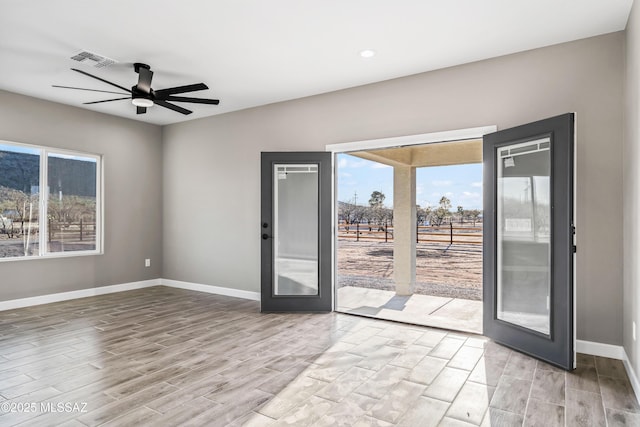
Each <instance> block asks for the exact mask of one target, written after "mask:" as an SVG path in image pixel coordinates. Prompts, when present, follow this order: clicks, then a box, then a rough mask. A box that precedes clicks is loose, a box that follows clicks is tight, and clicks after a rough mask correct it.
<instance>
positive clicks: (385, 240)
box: [384, 219, 389, 243]
mask: <svg viewBox="0 0 640 427" xmlns="http://www.w3.org/2000/svg"><path fill="white" fill-rule="evenodd" d="M388 234H389V229H388V228H387V220H386V219H385V220H384V242H385V243H387V242H388V241H389V237H388Z"/></svg>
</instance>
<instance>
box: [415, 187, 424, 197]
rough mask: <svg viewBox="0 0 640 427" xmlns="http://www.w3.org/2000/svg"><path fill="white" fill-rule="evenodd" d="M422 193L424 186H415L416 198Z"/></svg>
mask: <svg viewBox="0 0 640 427" xmlns="http://www.w3.org/2000/svg"><path fill="white" fill-rule="evenodd" d="M423 192H424V186H423V185H422V184H418V185H416V196H421V195H422V193H423Z"/></svg>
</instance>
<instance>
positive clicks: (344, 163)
mask: <svg viewBox="0 0 640 427" xmlns="http://www.w3.org/2000/svg"><path fill="white" fill-rule="evenodd" d="M367 163H369V162H368V161H366V160H350V159H347V158H344V157H343V158H341V159H340V160H338V168H340V169H344V168H347V169H349V168H351V169H352V168H361V167H364V166H366V165H367Z"/></svg>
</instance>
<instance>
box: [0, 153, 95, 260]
mask: <svg viewBox="0 0 640 427" xmlns="http://www.w3.org/2000/svg"><path fill="white" fill-rule="evenodd" d="M0 145H7V146H10V147H11V146H14V147H24V148H30V149H33V150H38V151H39V157H40V164H39V169H40V174H39V181H40V182H39V187H40V191H39V196H38V197H39V200H38V205H39V208H40V209H39V212H40V214H39V218H38V229H39V236H38V238H39V241H38V254H37V255H30V256H16V257H2V258H0V263H1V262H10V261H25V260H37V259H50V258H69V257H77V256H95V255H103V254H104V246H103V242H104V221H103V218H104V202H103V197H104V184H103V183H104V179H103V174H104V169H103V166H102V165H103V158H102V155H100V154H95V153H88V152H83V151H76V150H69V149H64V148H55V147H47V146H43V145H34V144H25V143H21V142H14V141H6V140H0ZM49 155H53V156H57V155H59V156H69V157H82V158H88V159H93V160H95V162H96V228H97V229H96V248H95V249H93V250H87V251H68V252H49V251H48V248H47V243H48V242H47V236H48V235H49V229H48V228H49V221H47V217H48V207H49V182H48V181H49V179H48V169H49V161H48V159H49Z"/></svg>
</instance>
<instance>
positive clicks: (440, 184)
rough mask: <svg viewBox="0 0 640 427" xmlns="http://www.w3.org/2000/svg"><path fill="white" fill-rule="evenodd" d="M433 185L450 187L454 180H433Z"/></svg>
mask: <svg viewBox="0 0 640 427" xmlns="http://www.w3.org/2000/svg"><path fill="white" fill-rule="evenodd" d="M431 185H432V186H434V187H449V186H451V185H453V181H448V180H447V181H431Z"/></svg>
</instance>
